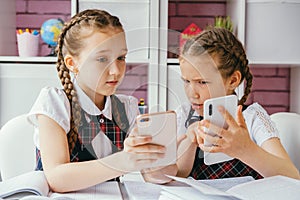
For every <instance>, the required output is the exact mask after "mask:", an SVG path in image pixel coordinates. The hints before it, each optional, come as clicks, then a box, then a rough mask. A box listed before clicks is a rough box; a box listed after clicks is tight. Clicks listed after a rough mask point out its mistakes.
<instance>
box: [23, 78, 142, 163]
mask: <svg viewBox="0 0 300 200" xmlns="http://www.w3.org/2000/svg"><path fill="white" fill-rule="evenodd" d="M73 85H74V87H75V89H76V91H77V95H78V101H79V105H80V106H81V108H82V109H83V110H84V111H85V112H86V113H88V114H90V115H100V114H103V115H104V116H105V117H106V118H108V119H110V120H112V111H111V110H112V109H111V99H110V97H109V96H108V97H107V98H106V102H105V106H104V109H103V110H100V109H98V107H97V106H96V105H95V104H94V102H93V101H92V100H91V99H90V98H89V97H88V96H87V95H86V94H85V93H84V92H83V90H82V89H81V88H80V87H79V86H78V84H76V81H74V82H73ZM116 96H117V97H118V98H119V99H120V101H121V102H122V103H124V106H125V111H126V115H127V118H128V122H129V126H130V128H129V130H128V133H130V131H131V130H132V128H133V127H134V125H135V119H136V116H137V115H138V114H139V110H138V100H137V99H136V98H135V97H133V96H127V95H121V94H119V95H116ZM39 114H42V115H46V116H47V117H49V118H51V119H53V120H54V121H55V122H57V123H58V124H59V125H60V126H61V127H62V128H63V130H64V131H65V132H66V134H67V133H68V132H69V131H70V119H71V112H70V103H69V100H68V98H67V96H66V94H65V92H64V91H63V89H59V88H55V87H45V88H43V89H42V90H41V92H40V94H39V96H38V98H37V99H36V101H35V103H34V105H33V107H32V108H31V110H30V112H29V113H28V115H27V117H28V120H29V121H30V122H31V123H32V124H33V125H34V127H35V134H34V143H35V145H36V146H37V148H39V131H38V121H37V115H39ZM99 133H101V130H100V132H99ZM99 133H98V135H97V136H96V137H95V138H94V139H93V141H92V144H93V147H94V150H95V153H96V154H97V156H98V158H100V157H104V156H107V155H109V154H110V153H111V150H110V149H109V147H110V146H111V145H110V142H111V141H110V140H109V139H108V138H107V137H106V136H105V135H104V134H99ZM103 135H104V136H105V137H103ZM95 141H97V142H95ZM99 142H100V143H99ZM99 147H100V148H99ZM107 148H108V149H107Z"/></svg>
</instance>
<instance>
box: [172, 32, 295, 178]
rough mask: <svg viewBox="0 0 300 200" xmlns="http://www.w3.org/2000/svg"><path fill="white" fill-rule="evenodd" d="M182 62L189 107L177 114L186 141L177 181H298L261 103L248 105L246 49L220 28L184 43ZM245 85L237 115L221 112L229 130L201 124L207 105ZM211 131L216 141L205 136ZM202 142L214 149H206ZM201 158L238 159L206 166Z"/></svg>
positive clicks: (249, 81) (180, 151) (181, 149)
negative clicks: (281, 177)
mask: <svg viewBox="0 0 300 200" xmlns="http://www.w3.org/2000/svg"><path fill="white" fill-rule="evenodd" d="M179 62H180V69H181V76H182V80H183V82H184V88H185V92H186V95H187V97H188V99H189V101H190V102H189V103H188V104H184V105H182V106H181V107H180V108H179V109H178V112H177V116H178V135H182V134H186V136H187V137H186V138H185V139H184V140H183V141H182V142H181V143H180V144H179V147H178V161H177V168H178V172H177V176H181V177H187V176H192V177H193V178H195V179H214V178H227V177H237V176H252V177H253V178H255V179H259V178H263V177H268V176H274V175H284V176H289V177H292V178H297V179H299V178H300V176H299V171H298V170H297V168H296V167H295V166H294V164H293V163H292V161H291V160H290V158H289V156H288V154H287V153H286V151H285V150H284V148H283V146H282V144H281V143H280V139H279V133H278V131H277V130H276V128H275V127H274V125H273V123H272V121H271V120H270V117H269V115H268V114H267V112H266V111H265V110H264V109H263V108H262V106H260V105H259V104H258V103H253V104H252V105H249V106H245V105H244V104H245V102H246V100H247V97H248V95H249V93H250V90H251V86H252V75H251V72H250V69H249V66H248V60H247V56H246V54H245V51H244V48H243V46H242V44H241V43H240V42H239V41H238V39H237V38H236V37H235V36H234V35H233V34H232V33H231V32H229V31H228V30H226V29H222V28H213V29H211V30H206V31H203V32H202V33H200V34H199V35H198V36H196V37H195V38H192V39H190V40H188V41H187V42H186V43H185V45H184V47H183V49H182V52H181V55H180V58H179ZM244 80H245V81H246V84H245V90H244V91H245V93H244V95H243V97H242V98H241V99H240V100H239V102H238V104H239V106H238V109H237V112H236V115H232V114H230V113H229V112H228V111H227V110H226V109H224V107H222V106H221V107H218V108H217V109H218V111H219V112H220V113H221V115H222V116H223V117H224V119H225V121H226V123H227V124H228V126H227V127H220V126H217V125H216V124H213V123H211V121H210V120H203V117H202V116H203V104H204V102H205V101H206V100H208V99H211V98H215V97H222V96H227V95H232V94H233V95H234V94H235V89H236V88H237V87H238V86H239V85H240V84H243V81H244ZM195 121H196V122H195ZM208 128H209V129H210V131H211V132H213V133H214V134H213V135H212V134H207V129H208ZM204 141H207V142H208V143H210V144H212V145H205V143H204ZM203 152H206V153H223V154H226V155H228V156H230V157H232V158H234V159H231V160H227V161H224V162H220V163H215V164H210V165H207V164H205V163H204V153H203Z"/></svg>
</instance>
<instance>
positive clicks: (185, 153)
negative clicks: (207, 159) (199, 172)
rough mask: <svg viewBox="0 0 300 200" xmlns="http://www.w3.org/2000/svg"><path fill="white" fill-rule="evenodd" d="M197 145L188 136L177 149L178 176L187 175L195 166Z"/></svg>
mask: <svg viewBox="0 0 300 200" xmlns="http://www.w3.org/2000/svg"><path fill="white" fill-rule="evenodd" d="M196 149H197V145H196V143H193V142H192V141H191V140H190V139H189V138H188V137H187V138H186V139H184V140H183V141H182V142H181V143H180V145H179V146H178V150H177V158H178V159H177V167H178V172H177V176H180V177H187V176H188V175H189V174H190V172H191V170H192V167H193V164H194V160H195V153H196Z"/></svg>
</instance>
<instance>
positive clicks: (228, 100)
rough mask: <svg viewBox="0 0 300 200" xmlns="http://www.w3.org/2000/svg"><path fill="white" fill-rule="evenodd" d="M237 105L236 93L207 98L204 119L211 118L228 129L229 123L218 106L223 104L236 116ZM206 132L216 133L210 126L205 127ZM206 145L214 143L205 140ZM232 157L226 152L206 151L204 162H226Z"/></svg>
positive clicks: (210, 119)
mask: <svg viewBox="0 0 300 200" xmlns="http://www.w3.org/2000/svg"><path fill="white" fill-rule="evenodd" d="M237 105H238V99H237V96H236V95H228V96H223V97H217V98H211V99H207V100H206V101H205V102H204V111H203V112H204V113H203V115H204V119H206V120H209V121H210V122H211V123H212V124H214V125H217V126H219V127H222V128H224V129H227V127H228V125H227V123H226V121H225V119H224V117H223V116H222V114H221V113H220V112H219V110H218V107H219V106H223V107H224V108H225V109H226V110H227V111H228V112H229V113H230V115H231V116H233V117H234V118H235V116H236V112H237ZM205 132H206V133H207V134H210V135H213V136H215V135H216V134H215V133H213V132H212V131H211V130H210V129H209V128H207V129H205ZM216 137H218V136H216ZM204 145H206V146H212V145H213V144H211V143H209V142H208V141H205V140H204ZM231 159H233V158H232V157H230V156H228V155H226V154H224V153H210V152H204V163H205V164H207V165H211V164H215V163H220V162H224V161H228V160H231Z"/></svg>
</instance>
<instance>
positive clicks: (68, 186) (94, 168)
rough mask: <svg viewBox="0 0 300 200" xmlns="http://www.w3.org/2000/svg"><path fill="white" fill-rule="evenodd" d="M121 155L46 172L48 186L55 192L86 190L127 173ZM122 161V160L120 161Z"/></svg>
mask: <svg viewBox="0 0 300 200" xmlns="http://www.w3.org/2000/svg"><path fill="white" fill-rule="evenodd" d="M119 154H120V153H116V154H113V155H111V156H107V157H105V158H102V159H99V160H92V161H85V162H74V163H66V164H62V165H59V166H57V167H55V168H53V169H51V171H45V174H46V177H47V180H48V184H49V186H50V188H51V190H52V191H54V192H61V193H63V192H70V191H76V190H80V189H84V188H87V187H90V186H93V185H96V184H98V183H101V182H105V181H107V180H110V179H113V178H116V177H118V176H121V175H123V174H124V173H126V172H125V171H122V170H120V169H121V168H122V166H121V165H122V164H123V163H121V162H116V160H120V159H119V157H120V155H119ZM120 161H121V160H120Z"/></svg>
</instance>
